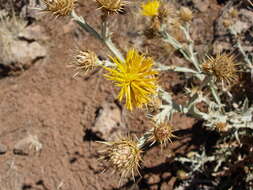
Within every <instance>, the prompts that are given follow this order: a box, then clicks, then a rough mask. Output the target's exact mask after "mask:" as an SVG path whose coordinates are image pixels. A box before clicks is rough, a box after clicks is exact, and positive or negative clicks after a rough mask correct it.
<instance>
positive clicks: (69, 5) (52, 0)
mask: <svg viewBox="0 0 253 190" xmlns="http://www.w3.org/2000/svg"><path fill="white" fill-rule="evenodd" d="M42 1H43V2H44V4H45V5H46V8H45V9H44V10H43V11H47V12H51V13H53V14H54V15H55V16H67V15H69V14H70V13H71V11H72V10H73V9H74V8H75V3H76V1H77V0H42Z"/></svg>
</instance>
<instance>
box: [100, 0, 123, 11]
mask: <svg viewBox="0 0 253 190" xmlns="http://www.w3.org/2000/svg"><path fill="white" fill-rule="evenodd" d="M96 1H97V2H98V4H99V6H100V7H101V8H102V9H103V10H104V11H106V12H108V13H119V12H122V11H123V9H124V6H125V5H126V4H127V1H124V0H96Z"/></svg>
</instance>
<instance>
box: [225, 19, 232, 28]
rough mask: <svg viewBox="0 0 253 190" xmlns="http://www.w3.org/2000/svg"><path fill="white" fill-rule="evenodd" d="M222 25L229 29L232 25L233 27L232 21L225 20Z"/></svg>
mask: <svg viewBox="0 0 253 190" xmlns="http://www.w3.org/2000/svg"><path fill="white" fill-rule="evenodd" d="M222 24H223V26H224V27H225V28H229V27H230V26H231V25H233V21H232V20H230V19H224V20H223V21H222Z"/></svg>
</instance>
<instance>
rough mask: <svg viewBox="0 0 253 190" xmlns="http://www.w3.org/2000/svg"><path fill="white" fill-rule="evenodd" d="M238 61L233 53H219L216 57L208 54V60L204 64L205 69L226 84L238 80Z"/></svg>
mask: <svg viewBox="0 0 253 190" xmlns="http://www.w3.org/2000/svg"><path fill="white" fill-rule="evenodd" d="M237 65H238V64H237V63H235V56H234V55H232V54H226V53H224V54H220V53H219V54H218V55H216V57H211V56H207V60H205V61H204V63H203V64H202V68H203V71H204V72H206V73H207V74H209V75H212V76H214V77H215V78H216V79H217V80H218V81H222V82H225V83H226V84H230V83H234V82H235V81H237V79H238V76H237V72H238V69H237Z"/></svg>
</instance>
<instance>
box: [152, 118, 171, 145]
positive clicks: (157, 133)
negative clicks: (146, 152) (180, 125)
mask: <svg viewBox="0 0 253 190" xmlns="http://www.w3.org/2000/svg"><path fill="white" fill-rule="evenodd" d="M175 137H176V136H175V135H174V134H173V126H171V125H170V124H169V123H167V122H164V123H160V124H155V126H154V128H153V130H152V132H151V135H150V139H149V140H150V141H153V143H155V142H158V143H160V144H162V145H166V144H167V143H168V141H169V142H172V141H171V139H172V138H175Z"/></svg>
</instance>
